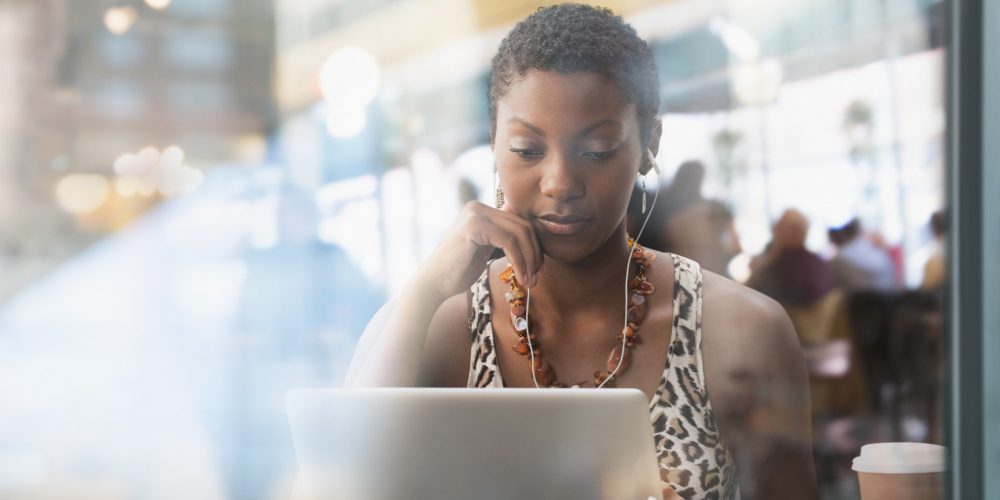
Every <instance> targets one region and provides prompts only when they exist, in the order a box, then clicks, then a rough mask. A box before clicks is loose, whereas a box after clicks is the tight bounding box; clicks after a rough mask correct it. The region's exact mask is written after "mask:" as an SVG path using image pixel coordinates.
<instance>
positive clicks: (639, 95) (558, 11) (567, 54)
mask: <svg viewBox="0 0 1000 500" xmlns="http://www.w3.org/2000/svg"><path fill="white" fill-rule="evenodd" d="M529 70H541V71H554V72H557V73H575V72H581V71H584V72H593V73H597V74H599V75H602V76H604V77H606V78H608V79H610V80H611V81H613V82H614V83H615V84H616V85H617V86H618V89H619V90H620V91H621V93H622V97H623V98H624V99H625V100H626V101H628V102H631V103H633V104H635V105H636V111H637V115H638V118H639V128H640V134H641V137H642V141H643V146H645V143H646V142H648V141H649V138H650V135H649V134H650V132H651V130H652V126H653V123H654V121H655V119H656V114H657V112H658V111H659V108H660V92H659V90H660V85H659V78H658V75H657V72H656V62H655V61H654V60H653V52H652V51H651V50H650V49H649V45H647V44H646V42H645V41H644V40H643V39H642V38H639V35H638V34H636V32H635V28H633V27H632V26H630V25H629V24H627V23H626V22H625V21H624V20H623V19H622V18H621V17H620V16H617V15H615V14H614V13H613V12H611V11H610V10H608V9H605V8H601V7H592V6H589V5H581V4H572V3H570V4H559V5H554V6H551V7H542V8H539V9H538V11H537V12H535V13H534V14H532V15H530V16H528V17H527V18H525V19H524V20H522V21H521V22H519V23H517V25H516V26H514V29H512V30H511V31H510V33H508V34H507V36H506V37H505V38H504V39H503V41H502V42H500V47H499V48H498V49H497V53H496V55H495V56H493V68H492V73H491V74H490V85H489V92H488V98H489V106H490V143H492V142H493V140H494V139H495V138H496V129H497V100H499V99H500V98H501V97H503V96H504V95H505V94H506V93H507V90H508V88H509V87H510V85H511V84H512V83H513V82H514V81H515V80H516V79H518V78H521V77H523V76H524V75H525V74H526V73H527V72H528V71H529Z"/></svg>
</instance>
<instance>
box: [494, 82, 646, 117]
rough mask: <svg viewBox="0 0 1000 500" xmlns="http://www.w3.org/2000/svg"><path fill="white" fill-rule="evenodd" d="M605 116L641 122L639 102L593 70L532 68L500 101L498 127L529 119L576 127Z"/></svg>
mask: <svg viewBox="0 0 1000 500" xmlns="http://www.w3.org/2000/svg"><path fill="white" fill-rule="evenodd" d="M602 120H614V121H617V122H621V124H622V126H623V127H626V128H627V127H630V126H635V125H637V120H638V119H637V114H636V108H635V105H634V104H632V103H630V102H628V101H626V100H625V99H624V98H623V96H622V93H621V91H620V89H619V88H618V86H617V85H616V84H615V83H614V82H613V81H611V80H610V79H608V78H607V77H604V76H602V75H599V74H597V73H592V72H575V73H557V72H553V71H538V70H531V71H529V72H528V73H526V74H525V75H524V76H523V77H521V78H520V79H518V80H515V81H514V82H512V83H511V84H510V86H509V87H508V88H507V92H506V93H505V94H504V96H503V97H501V98H500V99H499V100H498V101H497V127H498V128H504V127H507V126H509V125H510V124H512V123H519V122H528V123H531V124H533V125H534V126H536V127H539V128H542V129H547V128H553V129H564V128H569V129H572V128H573V126H578V127H584V126H586V125H588V124H590V123H596V122H599V121H602Z"/></svg>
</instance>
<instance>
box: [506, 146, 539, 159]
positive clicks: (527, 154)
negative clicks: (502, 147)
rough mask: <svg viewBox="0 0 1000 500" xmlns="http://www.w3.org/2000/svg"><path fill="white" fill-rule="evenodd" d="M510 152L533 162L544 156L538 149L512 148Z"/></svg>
mask: <svg viewBox="0 0 1000 500" xmlns="http://www.w3.org/2000/svg"><path fill="white" fill-rule="evenodd" d="M510 152H511V153H514V154H516V155H517V156H520V157H521V158H524V159H526V160H532V159H535V158H538V157H539V156H542V152H541V151H539V150H537V149H518V148H510Z"/></svg>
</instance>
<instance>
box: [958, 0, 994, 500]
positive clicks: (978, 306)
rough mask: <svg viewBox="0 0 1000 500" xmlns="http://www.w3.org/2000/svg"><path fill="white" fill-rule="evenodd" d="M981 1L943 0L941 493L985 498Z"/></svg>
mask: <svg viewBox="0 0 1000 500" xmlns="http://www.w3.org/2000/svg"><path fill="white" fill-rule="evenodd" d="M983 3H985V0H950V4H949V5H948V7H949V8H948V13H949V16H950V19H949V23H948V26H949V35H948V37H949V39H948V71H947V74H948V77H947V80H948V81H947V89H948V90H947V92H948V100H947V102H948V127H947V131H948V132H947V134H948V138H947V142H948V167H947V168H948V180H949V186H948V190H949V193H948V194H949V196H948V199H949V207H948V209H949V215H950V217H949V228H948V247H947V255H948V279H949V282H948V291H947V318H948V319H947V322H948V324H947V332H948V334H949V338H948V367H949V375H950V381H949V382H950V383H949V386H948V398H947V399H946V400H947V401H948V407H947V409H946V411H945V414H946V419H945V421H946V426H947V428H946V432H947V436H948V448H949V455H950V459H951V460H950V466H951V469H950V473H949V480H948V491H949V496H950V498H952V499H956V500H958V499H980V498H984V496H983V493H984V491H983V485H984V476H983V397H982V395H983V392H982V389H983V363H982V360H983V357H982V349H983V322H982V319H983V283H984V281H985V279H984V278H985V277H984V276H983V274H982V272H983V235H982V228H983V180H984V179H983ZM998 196H1000V193H998ZM995 257H996V256H995V255H994V258H995ZM995 307H996V306H995Z"/></svg>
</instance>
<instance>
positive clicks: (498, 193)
mask: <svg viewBox="0 0 1000 500" xmlns="http://www.w3.org/2000/svg"><path fill="white" fill-rule="evenodd" d="M493 195H494V199H495V203H496V207H497V208H503V202H504V197H503V188H502V187H500V174H499V173H498V172H497V165H496V163H494V164H493Z"/></svg>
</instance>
